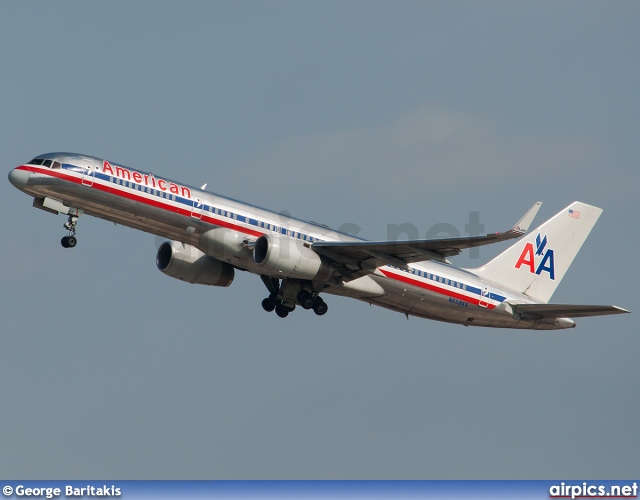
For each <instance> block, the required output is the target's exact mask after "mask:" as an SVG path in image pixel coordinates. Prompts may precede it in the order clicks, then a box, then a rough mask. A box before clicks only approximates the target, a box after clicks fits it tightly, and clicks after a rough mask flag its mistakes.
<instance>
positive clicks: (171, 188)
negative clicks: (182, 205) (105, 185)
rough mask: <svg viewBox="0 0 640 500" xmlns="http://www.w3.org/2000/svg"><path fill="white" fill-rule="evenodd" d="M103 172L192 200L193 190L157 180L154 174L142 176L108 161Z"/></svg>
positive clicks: (105, 162)
mask: <svg viewBox="0 0 640 500" xmlns="http://www.w3.org/2000/svg"><path fill="white" fill-rule="evenodd" d="M102 171H103V172H104V173H105V174H109V175H113V176H114V177H119V178H121V179H125V180H127V181H133V182H135V183H137V184H144V185H145V186H147V187H151V188H153V189H159V190H160V191H168V192H170V193H172V194H176V195H178V196H182V197H184V198H191V190H190V189H189V188H188V187H186V186H178V185H177V184H175V183H173V182H167V181H165V180H164V179H156V178H155V177H154V176H153V174H152V173H148V174H141V173H140V172H136V171H135V170H134V171H130V170H129V169H127V168H124V167H119V166H118V165H116V166H115V167H114V166H112V165H111V163H109V162H108V161H106V160H105V161H104V162H103V164H102Z"/></svg>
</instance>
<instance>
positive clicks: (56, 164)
mask: <svg viewBox="0 0 640 500" xmlns="http://www.w3.org/2000/svg"><path fill="white" fill-rule="evenodd" d="M9 181H10V182H11V183H12V184H13V185H14V186H15V187H16V188H18V189H19V190H21V191H23V192H24V193H26V194H28V195H29V196H32V197H33V206H34V207H36V208H38V209H41V210H44V211H46V212H50V213H54V214H64V215H67V216H68V218H67V222H66V223H65V224H64V227H65V229H66V230H67V231H68V234H67V235H66V236H64V237H63V238H62V240H61V243H62V246H63V247H64V248H73V247H75V246H76V245H77V241H78V240H77V237H76V230H77V224H78V219H79V217H81V216H82V215H83V214H87V215H91V216H94V217H99V218H101V219H106V220H108V221H112V222H114V223H117V224H121V225H124V226H128V227H131V228H134V229H138V230H141V231H145V232H148V233H152V234H155V235H158V236H161V237H163V238H166V239H167V241H165V242H164V243H162V244H161V245H160V247H159V248H158V250H157V255H156V265H157V267H158V269H159V270H160V271H162V272H163V273H164V274H166V275H168V276H170V277H172V278H177V279H179V280H182V281H186V282H188V283H195V284H202V285H209V286H218V287H227V286H229V285H230V284H231V283H232V281H233V279H234V275H235V271H236V270H241V271H248V272H250V273H253V274H256V275H258V276H260V278H261V279H262V281H263V283H264V285H265V286H266V288H267V291H268V292H269V295H268V296H267V297H266V298H265V299H264V300H263V301H262V307H263V308H264V310H265V311H267V312H272V311H275V313H276V314H277V315H278V316H279V317H281V318H285V317H287V316H288V315H289V314H290V313H291V312H292V311H293V310H294V309H296V306H297V305H299V306H301V307H302V308H303V309H307V310H313V311H314V312H315V314H316V315H318V316H322V315H324V314H325V313H326V312H327V310H328V305H327V303H326V302H325V301H324V299H323V297H322V296H321V294H331V295H339V296H346V297H351V298H354V299H357V300H360V301H363V302H367V303H369V304H372V305H376V306H381V307H384V308H387V309H391V310H393V311H397V312H400V313H403V314H404V315H406V317H407V319H409V316H416V317H420V318H426V319H432V320H437V321H444V322H448V323H456V324H461V325H464V326H484V327H494V328H518V329H531V330H556V329H565V328H573V327H575V326H576V323H575V321H574V319H573V318H579V317H586V316H599V315H608V314H620V313H628V312H629V311H627V310H626V309H622V308H620V307H617V306H606V305H605V306H602V305H574V304H551V303H549V300H550V299H551V296H552V295H553V293H554V292H555V290H556V288H557V286H558V285H559V283H560V281H561V280H562V278H563V277H564V275H565V273H566V272H567V270H568V268H569V266H570V265H571V263H572V262H573V259H574V257H575V256H576V254H577V253H578V251H579V250H580V248H581V246H582V244H583V243H584V241H585V240H586V238H587V236H588V235H589V233H590V232H591V229H592V228H593V226H594V225H595V223H596V221H597V220H598V218H599V217H600V214H601V213H602V209H600V208H597V207H594V206H591V205H587V204H586V203H582V202H579V201H576V202H573V203H571V204H570V205H569V206H568V207H566V208H564V209H562V210H561V211H560V212H558V213H557V214H556V215H555V216H554V217H552V218H551V219H549V220H548V221H546V222H545V223H543V224H542V225H541V226H540V227H538V228H537V229H536V230H535V231H533V232H531V233H529V234H528V235H527V234H526V233H527V231H528V228H529V226H530V225H531V223H532V222H533V219H534V217H535V215H536V213H537V212H538V210H539V208H540V206H541V202H537V203H535V204H534V205H533V207H531V209H529V211H527V212H526V213H525V215H524V216H523V217H522V218H521V219H520V220H519V221H518V222H517V223H516V224H515V225H514V226H513V227H512V228H511V229H509V230H507V231H504V232H497V233H493V234H487V235H486V236H473V237H458V238H442V239H425V240H409V241H404V240H402V241H366V240H364V239H361V238H358V237H355V236H353V235H349V234H346V233H343V232H340V231H336V230H332V229H330V228H328V227H326V226H324V225H321V224H317V223H314V222H307V221H303V220H299V219H295V218H292V217H289V216H286V215H283V214H280V213H276V212H272V211H268V210H265V209H262V208H258V207H256V206H254V205H250V204H246V203H242V202H240V201H237V200H234V199H231V198H226V197H223V196H220V195H217V194H213V193H210V192H208V191H206V190H205V189H206V184H205V185H204V186H202V187H201V188H200V189H197V188H194V187H191V186H187V185H185V184H182V183H179V182H176V181H172V180H170V179H168V178H166V177H164V176H161V175H158V174H153V173H152V172H143V171H141V170H137V169H133V168H129V167H125V166H123V165H120V164H116V163H114V162H109V161H107V160H104V159H100V158H96V157H93V156H88V155H82V154H76V153H47V154H42V155H38V156H36V157H35V158H34V159H33V160H31V161H29V162H27V163H25V164H23V165H20V166H18V167H16V168H14V169H13V170H11V171H10V173H9ZM512 239H513V240H516V241H515V242H514V243H513V244H512V246H510V247H509V248H507V249H506V250H505V251H504V252H502V253H501V254H500V255H498V256H497V257H495V258H494V259H492V260H491V261H489V262H488V263H487V264H485V265H483V266H481V267H479V268H476V269H462V268H456V267H454V266H453V265H452V264H451V263H450V261H449V257H452V256H455V255H458V254H459V253H461V251H462V250H465V249H468V248H473V247H478V246H482V245H488V244H492V243H498V242H503V241H508V240H512Z"/></svg>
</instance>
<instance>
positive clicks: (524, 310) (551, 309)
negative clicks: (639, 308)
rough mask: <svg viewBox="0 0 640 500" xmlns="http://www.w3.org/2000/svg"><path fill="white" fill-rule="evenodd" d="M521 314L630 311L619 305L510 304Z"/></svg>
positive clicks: (568, 315) (557, 315)
mask: <svg viewBox="0 0 640 500" xmlns="http://www.w3.org/2000/svg"><path fill="white" fill-rule="evenodd" d="M509 305H510V306H511V307H512V308H513V310H514V311H515V312H517V313H519V314H522V315H526V316H532V317H535V318H583V317H586V316H605V315H607V314H622V313H628V312H630V311H627V310H626V309H622V308H621V307H618V306H589V305H575V304H509Z"/></svg>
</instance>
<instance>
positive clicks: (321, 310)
mask: <svg viewBox="0 0 640 500" xmlns="http://www.w3.org/2000/svg"><path fill="white" fill-rule="evenodd" d="M328 310H329V306H328V305H327V303H326V302H325V301H324V300H322V299H321V298H320V297H316V300H315V301H314V303H313V312H314V313H316V314H317V315H318V316H322V315H323V314H326V312H327V311H328Z"/></svg>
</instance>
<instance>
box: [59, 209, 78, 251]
mask: <svg viewBox="0 0 640 500" xmlns="http://www.w3.org/2000/svg"><path fill="white" fill-rule="evenodd" d="M77 224H78V216H77V215H70V216H69V218H68V219H67V222H65V223H64V228H65V229H66V230H67V231H69V235H68V236H64V237H63V238H62V240H60V244H61V245H62V246H63V247H64V248H73V247H75V246H76V245H77V244H78V239H77V238H76V225H77Z"/></svg>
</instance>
